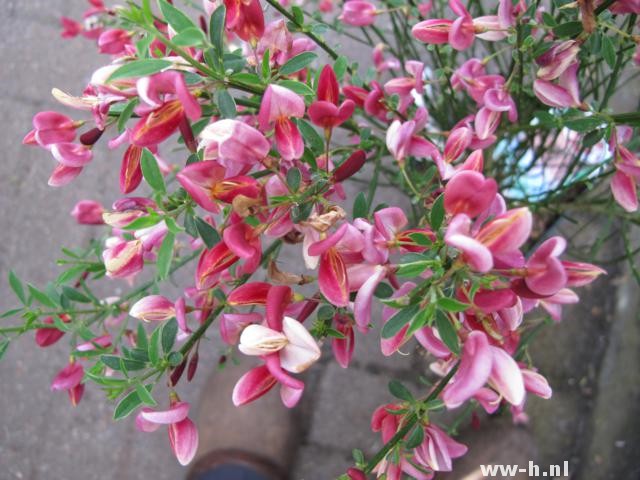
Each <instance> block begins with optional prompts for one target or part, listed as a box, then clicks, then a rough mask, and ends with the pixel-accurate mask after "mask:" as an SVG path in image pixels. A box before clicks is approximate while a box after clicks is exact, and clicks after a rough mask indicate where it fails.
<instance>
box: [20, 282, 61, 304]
mask: <svg viewBox="0 0 640 480" xmlns="http://www.w3.org/2000/svg"><path fill="white" fill-rule="evenodd" d="M27 287H28V288H29V293H30V294H31V297H32V298H33V299H34V300H35V301H37V302H38V303H40V304H42V305H44V306H45V307H49V308H58V305H57V304H56V303H55V302H54V301H53V300H51V299H50V298H49V296H48V295H47V294H45V293H44V292H43V291H41V290H38V289H37V288H36V287H34V286H33V285H31V284H30V283H28V284H27Z"/></svg>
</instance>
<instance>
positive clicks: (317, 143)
mask: <svg viewBox="0 0 640 480" xmlns="http://www.w3.org/2000/svg"><path fill="white" fill-rule="evenodd" d="M296 123H297V124H298V128H299V129H300V133H301V134H302V138H304V141H305V143H306V144H307V145H308V146H309V147H310V148H311V150H313V151H314V152H315V153H316V154H320V153H322V152H323V151H324V140H322V137H321V136H320V134H319V133H318V132H317V131H316V129H315V128H313V126H311V124H310V123H309V122H307V121H306V120H302V119H301V118H299V119H298V121H297V122H296Z"/></svg>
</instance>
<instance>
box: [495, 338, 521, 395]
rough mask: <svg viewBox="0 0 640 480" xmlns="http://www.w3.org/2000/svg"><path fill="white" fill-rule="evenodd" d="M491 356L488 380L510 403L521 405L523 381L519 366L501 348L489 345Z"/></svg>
mask: <svg viewBox="0 0 640 480" xmlns="http://www.w3.org/2000/svg"><path fill="white" fill-rule="evenodd" d="M489 348H490V349H491V356H492V357H493V365H492V367H491V376H490V379H489V380H490V382H491V384H492V385H493V386H494V387H495V389H496V390H497V391H498V392H499V393H500V394H501V395H502V396H503V397H504V398H505V399H506V400H507V401H508V402H509V403H510V404H512V405H516V406H517V405H521V404H522V402H523V401H524V396H525V390H524V381H523V379H522V373H521V372H520V367H518V364H517V363H516V361H515V360H514V359H513V358H511V355H509V354H508V353H507V352H505V351H504V350H503V349H502V348H498V347H493V346H491V347H489Z"/></svg>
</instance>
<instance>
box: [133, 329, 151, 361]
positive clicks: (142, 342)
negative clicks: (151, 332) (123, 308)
mask: <svg viewBox="0 0 640 480" xmlns="http://www.w3.org/2000/svg"><path fill="white" fill-rule="evenodd" d="M136 347H137V348H140V349H142V350H145V351H146V352H147V358H149V354H148V352H149V339H148V338H147V331H146V330H145V329H144V325H143V324H142V322H139V323H138V328H137V332H136Z"/></svg>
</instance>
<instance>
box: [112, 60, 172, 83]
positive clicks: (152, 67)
mask: <svg viewBox="0 0 640 480" xmlns="http://www.w3.org/2000/svg"><path fill="white" fill-rule="evenodd" d="M171 65H172V63H171V62H170V61H168V60H161V59H159V58H147V59H144V60H134V61H133V62H128V63H125V64H124V65H122V66H121V67H120V68H118V69H117V70H116V71H114V72H113V73H112V74H111V75H110V76H109V78H108V79H107V83H109V82H113V81H114V80H120V79H122V78H134V77H146V76H148V75H153V74H154V73H158V72H161V71H162V70H165V69H167V68H169V67H170V66H171Z"/></svg>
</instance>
